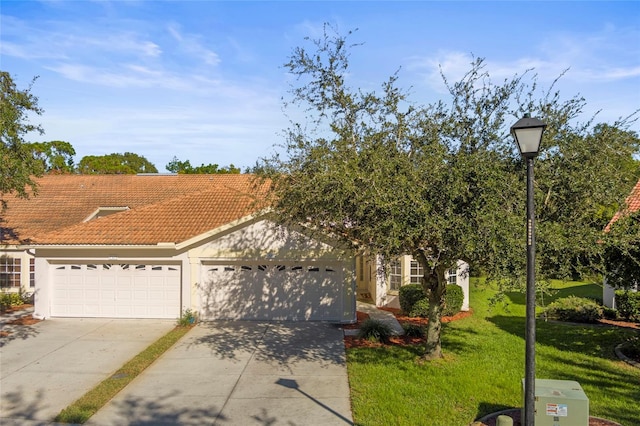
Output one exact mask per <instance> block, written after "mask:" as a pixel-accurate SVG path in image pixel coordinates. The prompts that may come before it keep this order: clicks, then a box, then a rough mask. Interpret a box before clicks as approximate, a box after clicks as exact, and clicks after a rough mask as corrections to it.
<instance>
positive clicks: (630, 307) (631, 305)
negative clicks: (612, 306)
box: [616, 290, 640, 321]
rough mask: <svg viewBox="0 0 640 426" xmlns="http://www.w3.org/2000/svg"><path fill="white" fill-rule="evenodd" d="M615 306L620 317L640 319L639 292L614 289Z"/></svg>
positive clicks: (633, 319)
mask: <svg viewBox="0 0 640 426" xmlns="http://www.w3.org/2000/svg"><path fill="white" fill-rule="evenodd" d="M616 308H618V313H619V314H620V316H621V317H622V318H624V319H626V320H632V321H640V293H639V292H634V291H628V290H616Z"/></svg>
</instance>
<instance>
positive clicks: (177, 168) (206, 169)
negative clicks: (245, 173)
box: [165, 157, 240, 174]
mask: <svg viewBox="0 0 640 426" xmlns="http://www.w3.org/2000/svg"><path fill="white" fill-rule="evenodd" d="M165 168H166V169H167V171H169V172H171V173H179V174H238V173H240V169H239V168H237V167H236V166H234V165H233V164H230V165H228V166H223V167H220V166H218V165H217V164H207V165H205V164H201V165H199V166H197V167H193V166H192V165H191V163H190V162H189V160H186V161H180V160H178V158H177V157H173V159H172V160H171V161H170V162H169V164H167V165H166V166H165Z"/></svg>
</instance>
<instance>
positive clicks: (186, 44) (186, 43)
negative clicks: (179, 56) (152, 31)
mask: <svg viewBox="0 0 640 426" xmlns="http://www.w3.org/2000/svg"><path fill="white" fill-rule="evenodd" d="M168 31H169V34H171V36H172V37H173V38H174V39H175V40H176V41H177V42H178V43H179V44H180V48H181V49H182V50H183V51H184V52H186V53H188V54H189V55H190V56H191V57H192V58H195V59H197V60H199V61H203V62H204V63H205V64H207V65H210V66H216V65H218V64H219V63H220V57H219V56H218V54H217V53H216V52H214V51H213V50H210V49H208V48H206V47H205V46H204V45H203V43H202V36H199V35H195V34H183V33H182V32H181V31H180V27H179V26H178V25H176V24H172V25H170V26H169V27H168Z"/></svg>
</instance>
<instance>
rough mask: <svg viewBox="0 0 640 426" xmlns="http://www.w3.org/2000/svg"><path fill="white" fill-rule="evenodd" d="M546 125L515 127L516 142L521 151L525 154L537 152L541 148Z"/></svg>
mask: <svg viewBox="0 0 640 426" xmlns="http://www.w3.org/2000/svg"><path fill="white" fill-rule="evenodd" d="M543 131H544V127H529V128H525V129H514V131H513V134H514V135H515V138H516V142H518V148H520V153H521V154H523V155H525V154H537V153H538V151H539V150H540V142H541V141H542V132H543Z"/></svg>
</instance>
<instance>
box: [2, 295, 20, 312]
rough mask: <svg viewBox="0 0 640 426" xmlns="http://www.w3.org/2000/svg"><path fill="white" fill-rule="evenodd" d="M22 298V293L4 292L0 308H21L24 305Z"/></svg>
mask: <svg viewBox="0 0 640 426" xmlns="http://www.w3.org/2000/svg"><path fill="white" fill-rule="evenodd" d="M22 304H23V301H22V296H21V295H20V293H13V292H8V291H3V292H2V293H0V308H2V309H3V310H4V309H7V308H10V307H11V306H19V305H22Z"/></svg>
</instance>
